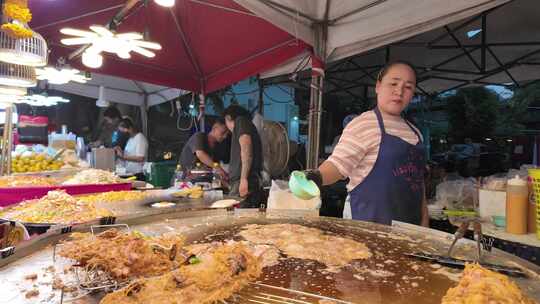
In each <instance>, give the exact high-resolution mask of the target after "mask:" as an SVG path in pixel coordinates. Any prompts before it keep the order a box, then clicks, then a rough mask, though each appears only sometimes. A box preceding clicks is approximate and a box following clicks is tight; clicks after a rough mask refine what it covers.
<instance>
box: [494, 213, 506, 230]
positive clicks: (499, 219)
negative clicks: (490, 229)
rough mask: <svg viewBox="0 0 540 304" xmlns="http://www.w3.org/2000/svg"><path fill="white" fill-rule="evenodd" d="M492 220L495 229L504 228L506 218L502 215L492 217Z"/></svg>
mask: <svg viewBox="0 0 540 304" xmlns="http://www.w3.org/2000/svg"><path fill="white" fill-rule="evenodd" d="M491 218H492V219H493V224H495V226H497V227H506V217H505V216H502V215H494V216H492V217H491Z"/></svg>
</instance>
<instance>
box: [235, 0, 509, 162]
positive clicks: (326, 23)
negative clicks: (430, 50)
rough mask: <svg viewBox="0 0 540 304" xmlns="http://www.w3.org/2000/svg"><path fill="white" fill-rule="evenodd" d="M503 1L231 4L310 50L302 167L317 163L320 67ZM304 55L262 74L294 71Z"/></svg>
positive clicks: (249, 0) (248, 0)
mask: <svg viewBox="0 0 540 304" xmlns="http://www.w3.org/2000/svg"><path fill="white" fill-rule="evenodd" d="M508 1H509V0H453V1H448V0H431V1H425V0H392V1H388V0H341V1H340V0H334V1H331V0H235V2H237V3H238V4H240V5H242V6H244V7H246V8H248V9H249V10H250V11H252V12H254V13H255V14H257V15H259V16H261V17H263V18H265V19H266V20H268V21H270V22H272V23H273V24H275V25H277V26H278V27H280V28H281V29H283V30H285V31H288V32H289V33H291V34H293V35H295V36H296V37H298V38H299V39H301V40H303V41H305V42H306V43H308V44H310V45H312V46H313V54H312V55H311V67H312V71H313V74H312V75H313V78H312V81H311V85H310V88H311V94H310V98H311V101H310V106H309V108H310V113H309V116H308V122H309V123H308V124H309V128H308V147H307V149H306V150H307V167H308V168H316V167H317V166H318V159H319V155H318V154H319V140H320V129H321V123H320V121H321V112H322V100H321V99H322V96H323V93H324V92H323V90H324V86H325V85H324V81H323V76H325V71H324V69H325V64H328V63H331V62H336V61H338V60H340V59H344V58H347V57H351V56H353V55H357V54H360V53H364V52H367V51H369V50H372V49H375V48H378V47H381V46H384V45H388V44H390V43H395V42H397V41H401V40H404V39H407V38H410V37H413V36H415V35H418V34H421V33H424V32H427V31H429V30H433V29H436V28H439V27H442V26H445V25H447V24H450V23H453V22H456V21H458V20H462V19H464V18H467V17H470V16H473V15H475V14H478V13H481V12H483V11H486V10H489V9H491V8H494V7H497V6H499V5H502V4H504V3H506V2H508ZM305 58H306V57H305V55H304V56H302V55H299V56H298V57H297V58H295V59H292V60H290V61H289V62H287V63H285V64H282V65H281V66H280V67H278V68H275V69H274V70H273V71H270V72H269V73H266V74H265V75H264V76H266V77H270V76H277V75H283V74H288V73H291V72H296V71H297V70H299V69H301V68H302V67H303V66H306V64H302V62H303V61H304V59H305Z"/></svg>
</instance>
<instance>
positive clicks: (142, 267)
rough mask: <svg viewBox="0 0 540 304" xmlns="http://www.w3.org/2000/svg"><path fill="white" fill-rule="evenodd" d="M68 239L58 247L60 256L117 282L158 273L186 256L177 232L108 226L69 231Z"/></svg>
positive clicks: (173, 266) (169, 268)
mask: <svg viewBox="0 0 540 304" xmlns="http://www.w3.org/2000/svg"><path fill="white" fill-rule="evenodd" d="M72 238H73V239H72V240H69V241H67V242H64V243H63V245H62V246H61V247H60V251H59V255H60V256H62V257H65V258H69V259H72V260H75V261H77V266H80V267H84V268H85V269H86V270H99V271H104V272H106V273H107V274H108V275H109V276H110V277H111V278H113V279H116V280H119V281H122V280H125V279H129V278H137V277H141V276H143V277H146V276H157V275H161V274H164V273H165V272H168V271H171V270H173V269H175V268H178V267H179V266H180V265H182V264H183V263H184V262H185V261H186V260H187V259H188V258H189V255H187V254H185V253H184V252H183V251H182V245H183V244H184V238H183V237H182V236H181V235H178V234H173V235H162V236H159V237H147V236H144V235H143V234H141V233H138V232H121V231H119V230H117V229H110V230H107V231H105V232H102V233H100V234H97V235H93V234H91V233H73V234H72Z"/></svg>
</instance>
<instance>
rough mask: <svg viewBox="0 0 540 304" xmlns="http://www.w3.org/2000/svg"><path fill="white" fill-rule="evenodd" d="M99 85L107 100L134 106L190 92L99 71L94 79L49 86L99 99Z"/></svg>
mask: <svg viewBox="0 0 540 304" xmlns="http://www.w3.org/2000/svg"><path fill="white" fill-rule="evenodd" d="M99 86H104V87H105V100H107V101H109V102H115V103H122V104H128V105H132V106H144V105H145V103H146V107H151V106H154V105H157V104H160V103H163V102H166V101H169V100H172V99H175V98H176V97H178V96H180V95H184V94H186V93H188V91H184V90H181V89H173V88H168V87H163V86H158V85H154V84H149V83H146V82H140V81H135V80H129V79H125V78H120V77H114V76H108V75H103V74H98V73H93V74H92V79H91V80H90V81H88V82H87V83H84V84H82V83H76V82H70V83H68V84H63V85H50V86H49V87H50V88H51V89H54V90H57V91H62V92H66V93H70V94H76V95H80V96H85V97H90V98H95V99H98V97H99Z"/></svg>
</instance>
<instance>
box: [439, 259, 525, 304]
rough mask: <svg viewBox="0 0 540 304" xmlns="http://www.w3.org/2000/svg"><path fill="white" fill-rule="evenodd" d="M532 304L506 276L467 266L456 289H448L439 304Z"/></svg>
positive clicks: (479, 267)
mask: <svg viewBox="0 0 540 304" xmlns="http://www.w3.org/2000/svg"><path fill="white" fill-rule="evenodd" d="M491 303H497V304H534V303H535V302H534V301H533V300H531V299H528V298H527V297H526V296H524V295H523V293H522V292H521V290H520V289H519V287H518V286H517V285H516V284H515V283H514V282H512V281H510V280H509V279H508V277H507V276H505V275H503V274H500V273H496V272H493V271H491V270H488V269H485V268H483V267H482V266H480V265H478V264H467V265H466V266H465V270H464V271H463V274H462V276H461V279H460V281H459V283H458V285H457V286H456V287H453V288H450V289H449V290H448V291H447V292H446V295H445V296H444V298H443V299H442V302H441V304H491Z"/></svg>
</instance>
